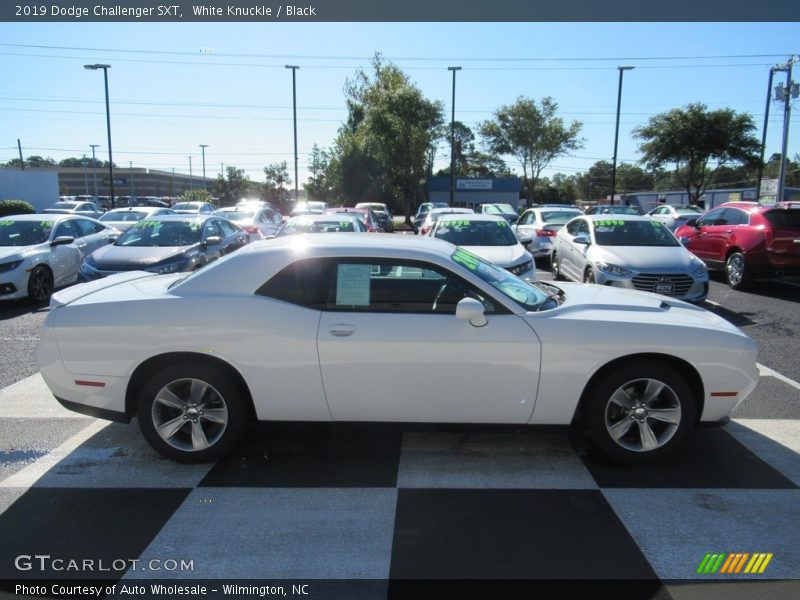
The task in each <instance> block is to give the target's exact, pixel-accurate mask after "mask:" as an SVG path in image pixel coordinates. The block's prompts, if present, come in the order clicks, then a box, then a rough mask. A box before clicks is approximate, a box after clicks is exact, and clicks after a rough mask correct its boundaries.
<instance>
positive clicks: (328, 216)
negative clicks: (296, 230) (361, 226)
mask: <svg viewBox="0 0 800 600" xmlns="http://www.w3.org/2000/svg"><path fill="white" fill-rule="evenodd" d="M362 214H363V213H357V212H339V213H337V212H325V213H310V214H306V215H295V216H293V217H290V219H289V220H294V219H298V220H299V219H304V220H306V221H337V220H341V219H342V218H345V219H352V220H353V221H356V220H358V218H359V217H360V216H361V215H362Z"/></svg>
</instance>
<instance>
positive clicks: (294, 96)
mask: <svg viewBox="0 0 800 600" xmlns="http://www.w3.org/2000/svg"><path fill="white" fill-rule="evenodd" d="M286 68H287V69H291V70H292V115H293V119H294V201H295V202H297V85H296V80H295V75H296V73H297V69H299V68H300V67H298V66H297V65H286Z"/></svg>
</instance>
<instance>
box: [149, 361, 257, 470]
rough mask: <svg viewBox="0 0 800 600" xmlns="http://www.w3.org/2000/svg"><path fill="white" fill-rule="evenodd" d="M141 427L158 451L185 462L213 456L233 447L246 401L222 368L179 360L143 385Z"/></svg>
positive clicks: (239, 433) (241, 432)
mask: <svg viewBox="0 0 800 600" xmlns="http://www.w3.org/2000/svg"><path fill="white" fill-rule="evenodd" d="M137 410H138V418H139V427H140V428H141V430H142V434H143V435H144V437H145V439H146V440H147V441H148V443H149V444H150V445H151V446H152V447H153V448H154V449H155V450H156V451H158V452H159V453H160V454H162V455H164V456H166V457H167V458H171V459H173V460H177V461H180V462H187V463H199V462H208V461H212V460H216V459H218V458H220V457H222V456H224V455H226V454H228V453H229V452H230V451H231V450H233V448H234V446H235V445H236V444H237V443H238V442H239V441H240V440H241V438H242V437H243V435H244V432H245V428H246V425H247V416H248V411H247V404H246V402H245V400H244V398H243V397H242V394H241V392H240V391H239V389H238V388H237V387H236V385H235V384H234V383H233V382H232V381H231V380H230V378H229V377H228V376H227V375H226V374H225V373H224V372H223V371H222V370H220V369H218V368H215V367H213V366H209V365H201V364H199V363H179V364H175V365H172V366H169V367H166V368H163V369H161V370H160V371H157V372H156V373H155V374H154V375H153V376H152V377H150V379H149V380H148V381H147V382H146V383H145V385H144V386H143V388H142V390H141V393H140V395H139V404H138V409H137Z"/></svg>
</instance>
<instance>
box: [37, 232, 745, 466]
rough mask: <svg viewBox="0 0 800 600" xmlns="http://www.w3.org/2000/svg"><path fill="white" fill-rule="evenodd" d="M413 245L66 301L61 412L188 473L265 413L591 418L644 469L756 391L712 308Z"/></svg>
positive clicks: (170, 280)
mask: <svg viewBox="0 0 800 600" xmlns="http://www.w3.org/2000/svg"><path fill="white" fill-rule="evenodd" d="M409 237H410V236H390V235H382V234H380V235H379V234H376V235H370V236H364V235H360V236H359V235H355V234H353V235H351V234H337V235H301V236H289V237H286V238H277V239H274V240H265V241H263V242H257V243H255V244H252V245H251V246H249V247H246V248H244V249H242V250H240V251H238V252H235V253H233V254H232V255H230V256H228V257H225V258H223V259H221V260H219V261H217V262H216V263H214V264H212V265H210V266H209V267H207V268H205V269H203V270H201V271H197V272H195V273H193V274H191V275H186V274H173V275H153V274H150V273H142V272H137V273H127V274H121V275H116V276H113V277H109V278H107V279H103V280H100V281H95V282H91V283H87V284H83V285H79V286H75V287H72V288H69V289H67V290H64V291H61V292H59V293H58V294H56V295H55V296H54V297H53V300H52V302H51V310H50V313H49V315H48V316H47V319H46V321H45V324H44V329H43V332H42V338H41V342H40V345H39V349H38V357H39V362H40V367H41V372H42V375H43V377H44V379H45V381H46V382H47V385H48V386H49V387H50V389H51V390H52V392H53V394H54V395H55V396H56V397H57V398H58V399H59V400H60V401H61V402H62V403H63V404H64V405H65V406H67V407H68V408H71V409H73V410H76V411H78V412H81V413H85V414H89V415H94V416H98V417H102V418H106V419H112V420H116V421H124V422H127V421H129V420H130V419H131V418H132V417H133V416H134V415H136V416H138V420H139V425H140V427H141V430H142V432H143V434H144V436H145V437H146V438H147V440H148V442H149V443H150V444H151V445H152V446H153V447H154V448H155V449H156V450H157V451H159V452H160V453H162V454H164V455H166V456H168V457H171V458H173V459H176V460H180V461H187V462H199V461H208V460H213V459H216V458H218V457H220V456H222V455H224V454H226V453H228V452H230V451H231V449H232V448H233V447H234V445H235V444H236V443H237V442H238V441H239V440H240V438H241V437H242V435H243V433H244V431H245V427H246V425H247V423H248V422H249V421H251V420H253V419H258V420H281V421H286V420H296V421H384V422H386V421H393V422H449V423H511V424H531V425H535V424H547V425H569V424H576V423H580V424H581V426H583V427H585V428H586V429H587V430H588V432H589V434H590V436H591V438H592V439H593V440H594V442H595V443H596V444H597V445H598V446H599V447H600V448H601V449H602V450H603V451H604V452H605V453H606V454H608V455H609V456H610V457H612V458H614V459H616V460H621V461H627V462H646V461H648V460H652V459H656V458H661V457H663V456H665V455H667V454H669V453H671V452H672V451H673V450H674V449H675V448H676V447H677V446H679V445H680V443H681V441H682V439H683V438H684V436H685V434H686V432H687V431H688V430H689V429H691V428H692V427H694V426H695V425H697V424H698V423H700V422H721V421H724V420H726V419H727V418H728V416H729V414H730V413H731V411H732V410H733V409H734V408H735V407H736V406H737V405H738V404H739V403H740V402H742V400H744V398H745V397H746V396H747V395H748V394H749V393H750V391H751V390H752V389H753V388H754V387H755V384H756V381H757V379H758V371H757V368H756V346H755V343H754V342H753V341H752V340H751V339H750V338H748V337H747V336H746V335H745V334H744V333H742V332H741V331H740V330H739V329H737V328H736V327H734V326H733V325H731V324H730V323H728V322H727V321H724V320H723V319H721V318H719V317H717V316H716V315H714V314H712V313H711V312H709V311H706V310H704V309H702V308H699V307H696V306H693V305H690V304H687V303H684V302H681V301H678V300H674V299H670V298H667V297H664V296H658V295H655V294H650V293H645V292H637V291H630V290H623V289H617V288H611V287H603V286H596V285H581V284H569V283H564V284H559V285H558V287H556V286H552V285H548V284H544V283H533V284H529V283H527V282H524V281H522V280H520V279H518V278H516V277H515V276H513V275H511V274H510V273H508V272H507V271H504V270H503V269H500V268H498V267H495V266H494V265H491V264H489V263H486V262H484V261H483V260H482V259H480V258H478V257H476V256H474V255H473V254H471V253H469V252H467V251H465V250H463V249H461V248H458V247H456V246H453V245H451V244H449V243H447V242H444V241H441V240H435V239H409ZM409 381H413V386H410V385H409Z"/></svg>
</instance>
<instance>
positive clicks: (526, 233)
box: [514, 210, 536, 250]
mask: <svg viewBox="0 0 800 600" xmlns="http://www.w3.org/2000/svg"><path fill="white" fill-rule="evenodd" d="M535 221H536V214H535V213H534V212H533V211H532V210H527V211H525V212H524V213H522V216H521V217H520V218H519V221H517V224H516V225H514V233H515V235H516V236H517V239H518V240H521V239H522V238H523V237H529V238H531V239H533V240H535V239H536V231H535V229H534V227H533V224H534V222H535ZM531 249H532V250H533V249H534V248H531Z"/></svg>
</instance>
